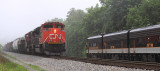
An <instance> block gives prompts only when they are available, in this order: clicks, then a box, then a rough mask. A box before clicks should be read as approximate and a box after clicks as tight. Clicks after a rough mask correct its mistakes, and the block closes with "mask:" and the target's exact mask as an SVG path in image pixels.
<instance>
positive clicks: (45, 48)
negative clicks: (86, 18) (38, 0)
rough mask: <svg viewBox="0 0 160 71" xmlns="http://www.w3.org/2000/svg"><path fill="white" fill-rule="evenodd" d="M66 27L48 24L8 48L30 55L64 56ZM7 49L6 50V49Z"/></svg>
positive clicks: (56, 23) (60, 24)
mask: <svg viewBox="0 0 160 71" xmlns="http://www.w3.org/2000/svg"><path fill="white" fill-rule="evenodd" d="M64 27H65V25H64V24H62V23H60V22H46V23H44V24H42V25H41V26H39V27H37V28H36V29H34V30H33V31H30V32H28V33H27V34H25V36H24V37H21V38H17V39H16V40H14V41H13V42H12V43H10V44H11V46H8V44H9V43H8V44H6V45H7V46H6V48H12V49H13V50H12V51H15V52H21V53H29V54H36V53H40V54H46V55H62V53H63V52H65V31H64ZM4 49H5V48H4Z"/></svg>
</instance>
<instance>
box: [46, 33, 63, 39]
mask: <svg viewBox="0 0 160 71" xmlns="http://www.w3.org/2000/svg"><path fill="white" fill-rule="evenodd" d="M57 37H58V38H59V39H61V37H62V35H61V34H60V36H59V35H58V34H49V38H50V39H56V38H57Z"/></svg>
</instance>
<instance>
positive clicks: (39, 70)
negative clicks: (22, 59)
mask: <svg viewBox="0 0 160 71" xmlns="http://www.w3.org/2000/svg"><path fill="white" fill-rule="evenodd" d="M28 65H29V66H30V67H32V68H33V69H35V70H37V71H45V70H43V69H42V68H40V67H38V66H35V65H31V64H28Z"/></svg>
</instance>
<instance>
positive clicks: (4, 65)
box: [0, 52, 27, 71]
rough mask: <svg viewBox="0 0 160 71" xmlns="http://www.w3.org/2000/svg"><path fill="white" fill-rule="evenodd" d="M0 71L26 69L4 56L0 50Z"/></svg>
mask: <svg viewBox="0 0 160 71" xmlns="http://www.w3.org/2000/svg"><path fill="white" fill-rule="evenodd" d="M0 71H27V69H26V68H25V67H24V66H21V65H18V64H16V63H13V62H11V61H9V60H8V59H6V58H4V57H3V56H2V55H1V52H0Z"/></svg>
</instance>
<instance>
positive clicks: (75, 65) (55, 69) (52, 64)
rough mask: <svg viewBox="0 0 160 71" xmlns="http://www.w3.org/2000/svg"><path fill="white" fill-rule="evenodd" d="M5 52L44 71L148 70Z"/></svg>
mask: <svg viewBox="0 0 160 71" xmlns="http://www.w3.org/2000/svg"><path fill="white" fill-rule="evenodd" d="M5 53H6V54H8V55H11V56H13V57H15V58H16V59H18V60H20V61H22V62H24V63H27V64H32V65H36V66H39V67H41V68H43V69H45V70H46V71H150V70H142V69H135V68H125V67H116V66H104V65H95V64H91V63H84V62H79V61H71V60H64V59H59V60H58V59H53V58H45V57H41V56H33V55H27V54H19V53H12V52H5Z"/></svg>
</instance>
